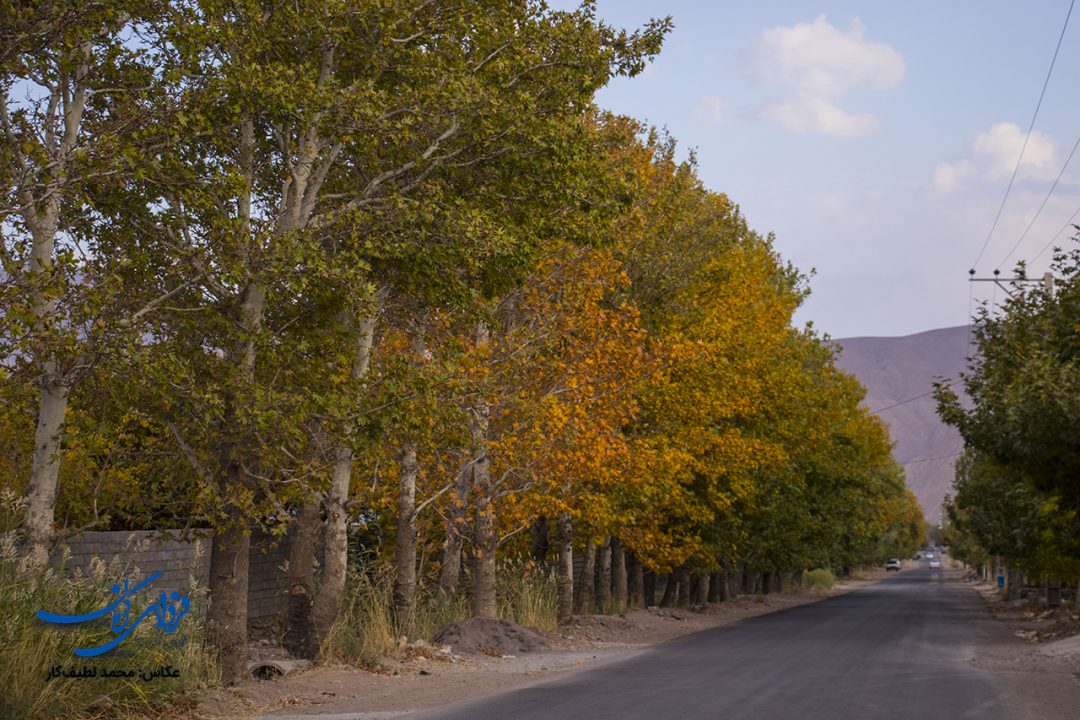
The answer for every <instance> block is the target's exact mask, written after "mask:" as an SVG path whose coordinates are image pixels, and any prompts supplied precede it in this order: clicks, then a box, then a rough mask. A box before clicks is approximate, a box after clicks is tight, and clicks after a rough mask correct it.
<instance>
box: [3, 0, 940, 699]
mask: <svg viewBox="0 0 1080 720" xmlns="http://www.w3.org/2000/svg"><path fill="white" fill-rule="evenodd" d="M0 12H2V13H3V16H2V17H0V26H2V27H4V28H5V30H4V32H5V36H4V40H5V41H4V45H3V50H2V55H0V85H2V89H3V93H2V97H0V103H2V104H0V130H2V132H3V135H2V138H0V142H2V146H0V187H2V193H0V230H2V241H3V242H2V253H3V254H2V256H0V261H2V263H3V271H2V275H0V307H2V316H0V358H3V363H4V364H3V368H2V369H0V373H2V378H3V384H2V388H0V393H2V397H0V445H2V448H3V452H2V453H0V472H2V473H3V477H4V482H5V484H7V485H8V486H9V487H12V488H14V489H15V490H17V491H18V492H19V493H20V494H22V495H23V496H24V497H25V505H24V513H23V517H22V520H21V549H22V554H23V558H24V563H25V565H26V568H27V569H28V571H30V572H33V571H34V570H35V568H41V567H44V565H45V563H46V562H47V561H48V560H49V555H50V552H51V549H52V548H53V547H54V543H55V541H56V540H57V538H58V537H59V536H61V535H63V534H64V532H68V531H71V530H74V529H83V528H99V529H156V528H165V527H189V528H203V529H205V530H206V532H208V533H209V534H210V535H212V537H213V545H212V555H211V559H210V563H211V579H210V606H209V627H210V632H211V638H212V640H213V642H214V644H215V647H216V648H217V649H218V652H219V662H220V666H221V672H222V677H223V678H224V679H226V680H227V681H231V680H235V679H237V678H239V677H240V676H241V675H242V674H243V673H244V669H245V668H244V666H245V657H246V639H247V622H246V607H247V605H246V601H247V576H248V567H247V563H248V552H249V543H250V536H251V533H252V532H253V531H255V530H263V531H267V532H270V533H274V534H277V535H279V536H283V535H285V534H286V533H289V534H290V536H291V538H292V542H291V544H290V553H291V555H290V560H289V564H288V574H289V577H288V587H289V588H290V602H291V603H292V605H291V607H290V611H289V613H288V623H289V627H288V629H287V633H286V637H287V641H288V642H289V644H290V645H291V647H292V648H293V649H294V650H295V651H296V652H298V653H300V654H304V655H314V654H316V653H317V652H318V648H319V646H320V645H321V643H322V642H323V640H324V639H325V638H326V635H327V632H328V631H329V628H330V627H331V626H332V625H333V623H334V621H335V619H336V618H337V616H338V613H339V609H340V606H341V601H342V595H343V592H344V590H345V586H346V575H347V571H348V568H349V562H348V547H349V542H348V539H349V536H350V528H351V527H353V528H355V527H357V526H359V525H366V526H368V527H377V528H379V529H380V530H381V535H382V537H384V538H392V540H393V542H390V541H386V542H384V543H382V544H381V545H380V546H379V549H378V551H379V552H381V553H382V554H383V555H384V556H385V559H387V560H388V561H390V562H392V564H393V576H394V591H393V600H392V603H393V608H392V609H393V617H394V619H395V622H396V624H397V626H398V628H399V630H400V631H401V632H402V633H404V634H407V633H408V632H409V627H410V622H411V618H412V614H413V612H414V609H415V603H416V592H417V585H418V583H419V582H424V581H429V582H432V583H437V584H438V586H439V588H440V589H441V592H443V593H444V594H446V595H447V596H453V595H455V594H457V593H459V592H462V589H461V588H462V586H463V583H462V576H463V563H465V562H467V563H468V565H467V568H468V576H469V582H468V583H467V585H468V592H469V594H470V598H471V607H472V612H473V614H474V615H476V616H478V617H491V616H494V615H495V614H496V610H497V604H496V595H495V593H496V573H497V571H498V564H497V560H498V558H500V557H502V556H505V555H508V554H513V553H517V552H520V551H521V550H522V549H523V548H524V547H525V546H526V545H527V544H528V540H529V539H530V538H531V539H533V541H534V545H536V546H537V547H539V548H542V552H538V555H539V556H540V558H541V559H543V560H545V561H547V553H548V548H550V551H551V554H552V555H553V556H557V561H556V560H551V567H552V572H554V573H555V574H556V575H557V577H558V579H559V615H560V617H561V618H563V619H566V618H569V617H570V615H571V614H572V613H573V612H574V610H575V596H576V602H577V609H578V610H579V611H580V610H587V609H588V608H590V607H591V606H592V598H591V595H590V589H589V586H590V585H591V583H589V582H585V583H582V585H583V586H584V587H579V588H578V589H577V592H576V593H575V589H574V587H573V579H574V573H573V562H572V559H573V556H574V554H575V553H577V554H582V553H583V554H584V557H585V566H586V573H588V572H591V571H592V569H593V568H594V566H595V565H594V564H595V563H597V562H600V563H601V564H604V565H606V566H607V567H613V568H614V570H613V572H614V573H615V575H616V581H615V582H614V586H615V588H616V590H615V595H616V602H617V603H618V604H624V603H626V602H631V601H634V600H637V601H638V602H641V601H643V598H644V589H643V583H644V581H643V578H644V577H645V575H646V573H654V574H655V573H664V574H668V575H669V580H668V583H667V586H668V589H669V591H673V589H674V588H681V589H680V590H679V592H682V593H685V594H688V593H689V588H690V584H691V582H692V580H691V578H692V577H693V576H696V577H697V578H698V579H697V580H694V581H693V582H694V583H695V584H696V586H697V587H703V585H702V582H704V581H703V580H702V579H701V578H707V577H708V576H709V574H710V573H714V572H716V571H719V570H721V569H726V570H732V571H733V570H734V569H736V568H739V569H740V570H747V569H749V570H753V571H754V572H757V573H766V574H770V576H775V574H776V573H799V572H801V571H802V570H804V569H809V568H835V569H838V570H843V569H850V568H853V567H855V566H857V565H858V564H860V563H866V562H878V561H882V560H884V559H885V558H886V557H889V556H903V555H905V554H910V553H911V552H913V551H914V549H915V547H917V546H918V544H919V542H920V541H921V540H922V535H923V527H922V516H921V513H920V511H919V509H918V506H917V504H916V502H915V500H914V498H913V496H912V495H911V494H910V493H909V492H908V491H906V489H905V488H904V483H903V476H902V472H901V470H900V468H899V467H898V466H897V465H896V463H895V462H894V461H893V460H892V457H891V450H890V443H889V438H888V435H887V432H886V430H885V428H884V426H883V425H882V423H881V422H880V421H878V420H877V419H876V418H874V417H873V416H871V415H869V414H868V412H867V411H866V409H865V408H864V407H863V406H861V405H860V402H861V400H862V397H863V391H862V388H861V387H860V386H859V385H858V383H857V382H856V381H855V380H854V379H853V378H852V377H850V376H848V375H845V374H844V373H842V372H840V371H839V370H838V369H837V368H836V367H835V365H834V362H833V361H834V355H833V352H834V351H833V349H832V347H831V345H830V344H829V343H828V342H827V341H826V340H825V339H823V338H821V337H820V336H818V335H817V334H815V333H814V332H813V331H812V330H811V329H809V328H801V329H800V328H796V327H795V326H794V325H793V322H792V316H793V313H794V311H795V310H796V308H797V307H798V306H799V304H800V302H801V301H802V299H803V298H804V297H805V294H806V292H807V290H806V281H805V278H804V277H803V276H801V275H800V274H799V273H798V272H797V270H795V269H794V268H792V267H791V266H790V265H788V264H786V263H785V262H784V261H783V260H782V259H781V258H780V257H779V256H778V254H777V253H776V251H775V249H774V247H773V244H772V240H771V238H769V237H763V236H761V235H759V234H757V233H755V232H754V231H753V230H751V229H750V227H749V226H748V224H747V222H746V220H745V219H744V218H743V217H742V215H741V214H740V212H739V209H738V207H737V206H736V205H734V204H733V203H732V202H731V201H730V200H729V199H728V197H727V196H725V195H722V194H717V193H714V192H711V191H709V190H707V189H706V188H704V187H703V185H702V183H701V182H700V180H699V178H698V176H697V173H696V168H695V164H694V161H693V158H692V157H690V158H689V159H688V160H685V161H679V160H678V159H677V153H676V148H675V143H674V141H673V140H672V139H670V138H669V137H667V136H666V135H664V134H663V133H658V132H656V131H651V130H649V129H648V128H645V127H643V126H641V125H640V124H638V123H637V122H635V121H633V120H631V119H627V118H621V117H614V116H611V115H607V114H604V113H602V112H600V111H598V110H597V109H596V107H595V105H594V104H593V94H594V93H595V92H596V90H598V89H599V88H600V87H602V86H603V85H604V84H605V83H607V82H608V81H609V80H610V79H611V78H613V77H615V76H620V75H622V76H632V75H635V74H637V73H638V72H640V71H641V70H642V69H643V67H644V65H645V63H646V62H648V61H649V59H651V58H652V57H653V56H654V55H655V54H656V53H658V52H659V50H660V47H661V43H662V40H663V37H664V35H665V33H666V32H667V30H668V28H669V27H670V21H669V20H657V21H653V22H650V23H648V24H647V25H645V26H644V27H642V28H640V29H637V30H633V31H625V30H620V29H615V28H611V27H609V26H607V25H605V24H604V23H603V22H601V21H599V20H598V19H597V17H596V14H595V9H594V7H593V5H592V4H591V3H584V4H583V5H582V6H581V8H579V9H578V10H575V11H572V12H556V11H553V10H550V9H549V8H548V7H547V6H546V5H545V4H544V3H543V2H538V1H535V0H522V1H519V2H505V1H504V0H498V1H495V0H491V1H490V2H489V1H486V0H482V1H480V2H468V3H458V2H449V1H442V0H430V1H428V2H415V0H408V1H406V0H380V1H379V2H371V3H355V2H349V1H347V0H318V1H316V0H290V2H266V1H257V0H239V1H237V0H229V1H228V2H221V1H219V0H143V1H141V2H127V1H125V2H115V1H114V0H95V1H91V2H85V3H79V4H75V5H72V4H69V3H62V2H38V3H32V4H22V3H15V4H7V5H4V6H3V7H2V9H0ZM530 529H531V532H525V531H526V530H530ZM320 552H321V557H322V558H323V560H322V562H321V563H320V564H318V565H317V564H316V562H315V557H316V555H317V554H318V553H320ZM585 577H591V575H588V574H586V575H585ZM618 578H621V580H619V579H618ZM605 587H606V586H605ZM623 588H625V589H623ZM605 592H606V591H605ZM583 597H584V599H583Z"/></svg>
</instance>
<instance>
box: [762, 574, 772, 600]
mask: <svg viewBox="0 0 1080 720" xmlns="http://www.w3.org/2000/svg"><path fill="white" fill-rule="evenodd" d="M759 577H760V578H761V594H762V595H768V594H769V593H771V592H772V580H773V574H772V570H766V571H764V572H762V573H760V574H759Z"/></svg>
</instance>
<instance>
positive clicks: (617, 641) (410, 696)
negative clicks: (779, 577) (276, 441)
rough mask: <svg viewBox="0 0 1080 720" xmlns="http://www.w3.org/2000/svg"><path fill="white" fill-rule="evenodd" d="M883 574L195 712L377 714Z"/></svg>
mask: <svg viewBox="0 0 1080 720" xmlns="http://www.w3.org/2000/svg"><path fill="white" fill-rule="evenodd" d="M883 576H884V572H874V573H869V574H866V575H865V576H863V577H862V578H860V579H859V580H850V581H846V582H843V583H838V584H837V585H836V586H835V587H834V588H832V589H831V590H828V591H824V592H806V591H799V592H786V593H778V594H773V595H767V596H740V597H739V598H737V599H735V600H731V601H728V602H725V603H721V604H719V605H714V606H709V607H707V608H705V609H699V610H676V609H669V608H662V609H661V608H651V609H648V610H634V611H630V612H627V613H624V614H623V615H590V616H583V617H577V618H575V619H574V621H573V622H572V623H570V624H569V625H567V626H566V627H564V628H561V629H560V631H559V632H558V633H554V634H552V633H548V634H545V636H544V637H545V640H546V641H547V642H548V644H549V645H550V646H551V648H552V649H550V650H544V651H540V652H534V653H528V654H522V655H518V656H504V657H487V656H484V655H480V656H456V655H455V656H449V657H448V656H446V655H445V654H443V653H440V652H438V651H437V650H436V649H435V648H425V647H423V646H421V647H419V648H415V647H414V648H409V649H406V650H405V652H404V653H403V657H398V658H393V659H388V660H386V661H384V665H383V667H382V671H381V672H368V671H364V670H359V669H356V668H351V667H341V666H337V667H335V666H329V667H319V668H315V669H313V670H309V671H306V672H301V673H297V674H294V675H289V676H287V677H285V678H284V679H280V680H275V681H268V682H253V683H249V684H246V685H242V686H240V687H237V688H232V689H229V690H219V691H214V692H212V693H210V694H209V695H208V696H207V697H206V698H205V699H204V700H203V701H202V702H201V703H200V705H199V707H198V710H197V715H196V717H202V718H225V717H228V718H257V719H258V720H307V719H309V718H310V719H311V720H379V719H382V718H391V717H396V716H398V715H404V714H406V713H409V712H414V711H417V710H424V709H427V708H432V707H436V706H439V705H445V704H449V703H452V702H457V701H460V700H465V699H470V698H477V697H482V696H484V695H487V694H491V693H495V692H501V691H505V690H509V689H513V688H518V687H522V686H525V685H529V684H532V683H535V682H540V681H543V680H546V679H548V678H551V677H553V676H555V675H558V674H561V673H568V672H575V671H579V670H583V669H587V668H595V667H598V666H600V665H602V664H606V663H610V662H616V661H618V660H622V659H625V658H628V657H630V656H632V655H634V654H636V653H640V652H643V651H644V650H646V649H648V648H649V647H651V646H653V645H655V644H657V643H661V642H664V641H666V640H670V639H672V638H676V637H679V636H681V635H686V634H689V633H694V632H698V631H700V630H706V629H708V628H713V627H719V626H723V625H730V624H732V623H736V622H739V621H740V620H744V619H746V618H749V617H755V616H757V615H764V614H767V613H771V612H776V611H778V610H783V609H785V608H789V607H795V606H797V605H803V604H806V603H811V602H817V601H819V600H822V599H824V598H827V597H831V596H834V595H839V594H843V593H846V592H850V591H852V590H856V589H858V588H860V587H865V586H866V585H869V584H872V583H873V582H876V581H877V580H879V579H880V578H881V577H883Z"/></svg>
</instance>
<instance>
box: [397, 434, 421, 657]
mask: <svg viewBox="0 0 1080 720" xmlns="http://www.w3.org/2000/svg"><path fill="white" fill-rule="evenodd" d="M399 462H400V473H399V476H398V477H399V481H398V503H397V536H396V538H395V540H394V589H393V599H392V608H393V617H394V628H395V631H396V633H397V634H398V635H405V636H408V635H409V634H410V633H411V632H412V629H413V620H414V619H415V612H414V610H415V607H414V603H415V601H416V476H417V475H418V474H419V471H420V468H419V465H418V464H417V462H416V445H414V444H412V443H406V444H405V446H404V447H402V449H401V457H400V461H399Z"/></svg>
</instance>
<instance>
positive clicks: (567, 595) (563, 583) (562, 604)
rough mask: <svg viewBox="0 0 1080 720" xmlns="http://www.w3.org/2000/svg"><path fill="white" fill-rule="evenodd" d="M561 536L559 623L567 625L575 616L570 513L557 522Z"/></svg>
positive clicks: (558, 576)
mask: <svg viewBox="0 0 1080 720" xmlns="http://www.w3.org/2000/svg"><path fill="white" fill-rule="evenodd" d="M556 525H557V529H558V534H559V567H558V570H557V573H558V574H557V578H558V588H559V606H558V620H559V623H566V622H569V621H570V618H571V617H573V615H574V534H573V533H574V530H573V525H572V524H571V520H570V513H559V518H558V520H557V522H556Z"/></svg>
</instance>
